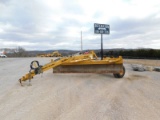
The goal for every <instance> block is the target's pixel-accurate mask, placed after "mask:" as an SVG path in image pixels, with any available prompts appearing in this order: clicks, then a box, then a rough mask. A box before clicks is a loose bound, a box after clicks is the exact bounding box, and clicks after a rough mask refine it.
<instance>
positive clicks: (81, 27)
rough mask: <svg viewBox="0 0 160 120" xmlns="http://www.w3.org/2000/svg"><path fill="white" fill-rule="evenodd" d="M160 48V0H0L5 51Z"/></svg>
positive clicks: (1, 41) (0, 40) (1, 44)
mask: <svg viewBox="0 0 160 120" xmlns="http://www.w3.org/2000/svg"><path fill="white" fill-rule="evenodd" d="M94 23H99V24H108V25H109V26H110V34H107V35H106V34H103V48H104V49H112V48H124V49H137V48H153V49H160V0H68V1H67V0H0V48H17V47H22V48H24V49H25V50H60V49H67V50H81V31H82V48H83V50H87V49H90V50H94V49H101V35H100V34H94Z"/></svg>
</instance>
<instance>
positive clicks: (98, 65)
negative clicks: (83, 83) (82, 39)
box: [19, 51, 125, 85]
mask: <svg viewBox="0 0 160 120" xmlns="http://www.w3.org/2000/svg"><path fill="white" fill-rule="evenodd" d="M30 68H31V69H30V71H29V73H27V74H26V75H25V76H22V78H20V79H19V82H20V84H21V85H22V81H26V80H29V84H30V81H31V79H33V76H35V75H37V74H41V73H43V72H44V71H47V70H49V69H52V68H53V73H113V75H114V77H115V78H122V77H123V76H124V74H125V68H124V66H123V58H122V57H121V56H119V57H118V58H114V57H105V58H103V60H100V59H98V57H97V56H96V54H95V53H94V51H90V52H89V53H88V54H79V55H76V56H70V57H63V58H58V59H56V60H51V62H50V63H47V64H45V65H43V66H41V65H39V62H38V61H32V62H31V65H30Z"/></svg>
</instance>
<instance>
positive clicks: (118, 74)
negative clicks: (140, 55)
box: [113, 66, 125, 78]
mask: <svg viewBox="0 0 160 120" xmlns="http://www.w3.org/2000/svg"><path fill="white" fill-rule="evenodd" d="M124 74H125V67H124V66H123V71H122V72H120V73H116V74H114V73H113V76H114V77H115V78H122V77H123V76H124Z"/></svg>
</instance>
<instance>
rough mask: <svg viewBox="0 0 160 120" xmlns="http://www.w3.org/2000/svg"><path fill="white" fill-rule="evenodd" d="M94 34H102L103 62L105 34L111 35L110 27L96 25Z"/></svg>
mask: <svg viewBox="0 0 160 120" xmlns="http://www.w3.org/2000/svg"><path fill="white" fill-rule="evenodd" d="M94 33H95V34H101V60H103V34H110V26H109V25H107V24H98V23H94Z"/></svg>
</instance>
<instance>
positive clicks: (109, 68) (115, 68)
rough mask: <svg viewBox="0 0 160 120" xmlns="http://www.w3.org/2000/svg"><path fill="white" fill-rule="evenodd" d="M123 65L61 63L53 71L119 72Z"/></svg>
mask: <svg viewBox="0 0 160 120" xmlns="http://www.w3.org/2000/svg"><path fill="white" fill-rule="evenodd" d="M122 69H123V65H120V64H117V65H114V64H113V65H106V64H92V65H91V64H90V65H61V66H58V67H56V68H53V73H120V72H121V70H122Z"/></svg>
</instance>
